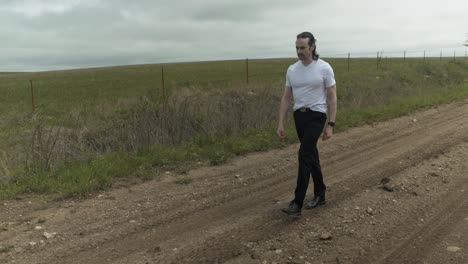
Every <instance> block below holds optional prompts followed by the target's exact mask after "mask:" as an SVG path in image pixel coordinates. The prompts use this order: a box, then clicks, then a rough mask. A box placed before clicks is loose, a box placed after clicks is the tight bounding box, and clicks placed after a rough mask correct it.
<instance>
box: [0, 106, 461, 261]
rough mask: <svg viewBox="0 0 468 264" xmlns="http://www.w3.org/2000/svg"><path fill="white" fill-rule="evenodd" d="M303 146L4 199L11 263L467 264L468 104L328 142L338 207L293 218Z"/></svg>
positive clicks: (6, 253) (1, 222)
mask: <svg viewBox="0 0 468 264" xmlns="http://www.w3.org/2000/svg"><path fill="white" fill-rule="evenodd" d="M289 136H295V135H289ZM297 148H298V146H297V145H293V146H290V147H287V148H285V149H281V150H274V151H270V152H264V153H257V154H253V155H248V156H245V157H240V158H236V159H235V160H231V161H229V163H228V164H225V165H223V166H217V167H200V168H197V169H194V170H192V171H190V172H188V174H186V175H177V174H175V173H173V172H169V173H166V174H164V175H163V177H161V178H160V179H158V180H154V181H150V182H146V183H143V184H139V185H133V186H130V187H121V188H115V189H112V190H108V191H105V192H100V193H96V194H93V195H92V196H90V197H89V198H88V199H82V200H65V201H49V200H48V199H47V197H42V196H39V197H38V196H24V197H18V199H15V200H9V201H3V202H1V203H0V212H1V213H0V263H50V264H52V263H61V264H62V263H67V264H74V263H86V264H89V263H99V264H105V263H121V264H124V263H125V264H128V263H138V264H140V263H143V264H144V263H262V264H263V263H333V264H344V263H360V264H361V263H382V264H383V263H398V264H401V263H428V264H436V263H468V162H467V161H468V101H464V102H459V103H455V104H451V105H446V106H442V107H439V108H436V109H431V110H428V111H424V112H419V113H416V114H413V115H411V116H406V117H402V118H398V119H395V120H390V121H387V122H382V123H376V124H372V125H368V126H363V127H359V128H355V129H352V130H349V131H348V132H345V133H339V134H337V135H335V137H334V138H333V139H332V140H331V141H327V142H321V143H320V152H321V160H322V167H323V170H324V175H325V181H326V183H327V185H328V193H327V204H326V205H325V206H322V207H319V208H316V209H313V210H303V213H302V217H301V218H291V217H288V216H286V215H284V214H283V213H281V212H280V208H282V207H284V206H286V205H287V203H288V201H289V200H291V198H292V194H293V190H294V186H295V177H296V170H297V168H296V167H297V164H296V157H297ZM180 177H190V178H192V179H193V182H192V183H190V184H188V185H180V184H175V183H174V180H175V179H178V178H180ZM383 179H384V182H385V181H388V183H386V185H385V188H384V184H383V183H382V180H383ZM309 193H310V192H309ZM308 198H310V195H309V196H308ZM45 232H47V233H49V234H52V236H53V237H51V238H48V239H47V238H46V237H45V236H44V233H45ZM54 235H55V236H54Z"/></svg>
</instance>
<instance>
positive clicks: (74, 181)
mask: <svg viewBox="0 0 468 264" xmlns="http://www.w3.org/2000/svg"><path fill="white" fill-rule="evenodd" d="M294 61H295V60H294V59H271V60H250V61H249V84H247V83H246V74H245V73H246V65H245V63H246V62H245V61H243V60H242V61H219V62H199V63H183V64H167V65H164V82H165V88H164V89H163V88H162V78H161V65H136V66H125V67H124V66H122V67H111V68H96V69H79V70H67V71H54V72H38V73H0V80H1V82H0V92H2V94H4V95H5V96H2V97H0V115H1V116H0V117H1V118H0V198H6V197H14V196H16V195H18V194H20V193H31V192H32V193H51V194H54V195H55V196H57V197H68V196H76V195H85V194H87V193H89V192H93V191H95V190H99V189H103V188H107V187H109V186H111V185H113V184H114V183H115V182H116V180H115V179H118V180H117V181H120V182H121V181H131V182H132V181H140V180H147V179H151V178H154V177H158V175H160V174H161V173H163V172H164V171H166V170H173V169H178V170H179V172H181V173H184V172H187V171H188V170H189V169H190V168H194V167H196V166H200V165H205V164H213V165H216V164H222V163H224V162H226V161H227V160H228V159H229V158H232V157H234V156H237V155H243V154H246V153H249V152H252V151H260V150H268V149H272V148H280V147H284V146H286V145H287V144H290V143H293V142H295V141H296V139H295V136H294V133H293V127H292V125H291V124H290V125H289V129H290V130H289V135H291V136H289V137H288V138H287V141H286V142H284V143H281V142H278V141H277V139H276V137H275V134H274V131H275V125H276V122H277V120H276V119H277V111H278V105H279V100H280V96H281V93H282V91H283V84H284V75H285V71H286V68H287V66H288V65H289V64H291V63H293V62H294ZM328 61H329V62H330V63H331V65H332V66H333V67H334V69H335V75H336V79H337V82H338V100H339V115H338V119H337V124H338V131H344V130H345V129H347V128H349V127H353V126H357V125H363V124H372V123H374V122H377V121H379V120H386V119H390V118H393V117H397V116H401V115H404V114H407V113H411V112H413V111H415V110H417V109H422V108H430V107H431V106H433V105H438V104H443V103H447V102H451V101H456V100H462V99H463V98H466V97H467V96H468V81H467V80H468V64H467V63H466V61H465V60H463V59H458V60H456V61H455V60H453V59H443V60H439V59H438V58H437V59H426V60H422V59H406V61H403V60H402V59H384V60H382V61H380V63H379V64H377V61H376V60H375V59H353V60H351V64H350V70H349V71H348V64H347V60H346V59H329V60H328ZM29 80H33V86H34V94H35V103H36V112H35V113H34V114H31V108H32V106H31V95H30V93H29ZM163 95H164V96H163ZM188 182H189V181H188Z"/></svg>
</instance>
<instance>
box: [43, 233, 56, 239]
mask: <svg viewBox="0 0 468 264" xmlns="http://www.w3.org/2000/svg"><path fill="white" fill-rule="evenodd" d="M55 236H57V232H53V233H48V232H44V237H45V238H46V239H52V238H54V237H55Z"/></svg>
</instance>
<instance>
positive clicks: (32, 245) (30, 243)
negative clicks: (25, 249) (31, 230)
mask: <svg viewBox="0 0 468 264" xmlns="http://www.w3.org/2000/svg"><path fill="white" fill-rule="evenodd" d="M28 245H29V246H31V247H34V246H35V245H37V243H36V242H29V243H28Z"/></svg>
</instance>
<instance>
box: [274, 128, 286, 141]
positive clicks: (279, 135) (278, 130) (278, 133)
mask: <svg viewBox="0 0 468 264" xmlns="http://www.w3.org/2000/svg"><path fill="white" fill-rule="evenodd" d="M276 135H278V137H279V139H280V140H284V137H285V135H284V127H283V126H278V129H277V130H276Z"/></svg>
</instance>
